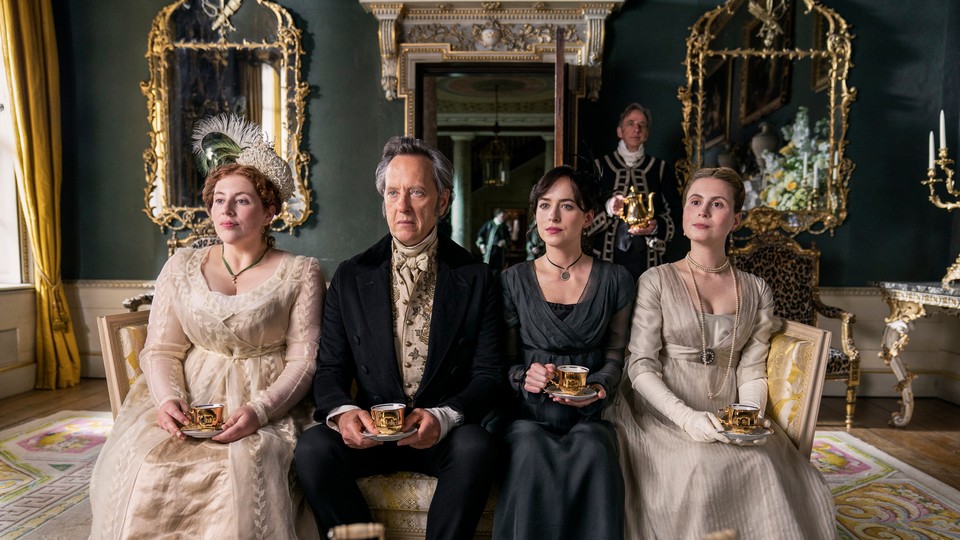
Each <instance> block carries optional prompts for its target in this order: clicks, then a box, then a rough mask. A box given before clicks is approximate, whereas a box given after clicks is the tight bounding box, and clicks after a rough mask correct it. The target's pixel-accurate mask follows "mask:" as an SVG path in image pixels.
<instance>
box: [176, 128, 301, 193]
mask: <svg viewBox="0 0 960 540" xmlns="http://www.w3.org/2000/svg"><path fill="white" fill-rule="evenodd" d="M193 151H194V153H196V155H197V165H198V167H199V168H200V172H201V173H202V174H204V175H206V174H208V173H209V172H210V171H212V170H213V169H215V168H217V167H219V166H221V165H226V164H227V163H238V164H240V165H248V166H250V167H254V168H256V169H257V170H259V171H260V172H262V173H263V174H264V176H266V177H267V180H269V181H270V182H272V183H273V185H274V186H276V188H277V190H278V191H279V192H280V200H281V201H284V202H285V201H287V200H289V199H290V197H291V196H292V195H293V190H294V186H293V173H292V172H291V170H290V165H289V164H288V163H287V162H286V161H284V160H283V158H281V157H280V156H279V155H277V152H276V151H275V150H274V149H273V145H272V144H271V143H270V140H269V139H268V138H267V136H266V134H265V133H263V130H262V129H261V128H260V126H258V125H257V124H254V123H252V122H248V121H246V120H244V119H243V118H240V117H239V116H237V115H234V114H221V115H219V116H208V117H206V118H204V119H202V120H200V121H199V122H197V123H196V125H195V126H194V127H193Z"/></svg>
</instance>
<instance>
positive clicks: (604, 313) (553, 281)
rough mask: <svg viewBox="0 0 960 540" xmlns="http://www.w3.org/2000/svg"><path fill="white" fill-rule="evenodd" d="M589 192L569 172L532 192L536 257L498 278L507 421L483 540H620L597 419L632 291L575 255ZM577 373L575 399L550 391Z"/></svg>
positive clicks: (619, 508) (606, 267)
mask: <svg viewBox="0 0 960 540" xmlns="http://www.w3.org/2000/svg"><path fill="white" fill-rule="evenodd" d="M595 190H596V184H595V181H594V180H593V179H591V178H590V177H588V176H586V175H584V174H582V173H579V172H577V171H575V170H574V169H572V168H570V167H565V166H561V167H557V168H555V169H553V170H551V171H549V172H547V173H546V174H545V175H544V176H543V178H541V179H540V181H539V182H538V183H537V184H536V185H535V186H534V187H533V190H532V192H531V194H530V202H531V205H532V206H533V207H534V208H535V209H536V222H537V231H538V232H539V234H540V237H541V238H542V239H543V242H544V244H545V246H546V252H545V253H544V254H543V255H542V256H540V257H539V258H537V259H535V260H533V261H527V262H525V263H523V264H520V265H517V266H513V267H511V268H509V269H507V270H506V271H504V273H503V275H502V276H501V281H502V283H503V294H504V311H505V319H506V323H507V327H508V333H509V334H508V340H507V343H508V356H509V360H510V361H509V362H508V363H509V364H511V367H510V372H509V375H510V377H509V378H510V383H511V385H512V386H513V390H514V395H515V398H514V402H513V404H512V409H513V411H512V412H513V415H514V417H515V420H514V421H513V422H512V423H511V424H510V425H509V427H508V428H507V429H506V435H505V442H506V445H507V449H508V454H509V461H508V468H507V472H506V477H505V480H504V484H503V489H502V490H501V495H500V499H499V501H498V505H497V510H496V516H495V523H494V538H498V539H499V538H504V539H506V538H518V539H525V538H601V539H616V538H622V536H623V490H624V488H623V476H622V474H621V472H620V467H619V465H618V458H617V446H616V444H617V443H616V434H615V433H614V430H613V426H612V425H611V424H609V423H608V422H606V421H604V420H601V418H600V413H601V411H602V409H603V408H604V407H605V406H606V404H607V403H608V402H609V401H610V399H609V398H610V393H611V392H612V391H614V390H615V389H616V388H617V386H618V384H619V382H620V376H621V373H622V371H623V358H624V357H623V355H624V349H625V347H626V345H627V341H628V332H629V326H630V318H631V313H632V310H633V304H634V293H635V285H634V284H633V280H632V278H631V276H630V274H629V272H627V270H626V269H624V268H623V267H621V266H619V265H615V264H611V263H607V262H604V261H601V260H598V259H594V258H593V257H590V256H589V255H587V254H585V253H584V252H583V250H582V245H581V239H582V237H583V230H584V228H585V227H587V225H588V224H589V223H590V222H591V220H592V219H593V215H594V208H595V207H596V197H597V196H596V191H595ZM565 364H573V365H579V366H584V367H586V368H589V370H590V372H589V375H588V377H587V386H586V387H585V388H584V391H583V392H582V393H581V395H577V396H567V397H564V396H561V395H558V394H556V392H555V390H556V387H555V386H554V385H553V384H552V383H550V381H551V380H552V379H554V378H555V376H556V374H557V366H560V365H565Z"/></svg>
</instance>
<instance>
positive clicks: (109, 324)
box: [97, 311, 150, 418]
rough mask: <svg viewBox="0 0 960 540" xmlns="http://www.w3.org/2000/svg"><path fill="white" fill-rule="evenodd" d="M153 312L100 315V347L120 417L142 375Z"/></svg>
mask: <svg viewBox="0 0 960 540" xmlns="http://www.w3.org/2000/svg"><path fill="white" fill-rule="evenodd" d="M149 317H150V312H149V311H133V312H129V313H118V314H116V315H106V316H104V317H97V327H98V328H99V330H100V349H101V350H102V351H103V368H104V371H105V372H106V376H107V394H108V395H109V396H110V410H111V411H113V417H114V418H116V417H117V413H119V412H120V406H121V405H123V400H124V398H126V397H127V392H129V391H130V385H132V384H133V381H134V380H136V378H137V377H139V376H140V373H141V372H140V361H139V357H140V351H141V350H143V344H144V342H145V341H146V339H147V319H148V318H149Z"/></svg>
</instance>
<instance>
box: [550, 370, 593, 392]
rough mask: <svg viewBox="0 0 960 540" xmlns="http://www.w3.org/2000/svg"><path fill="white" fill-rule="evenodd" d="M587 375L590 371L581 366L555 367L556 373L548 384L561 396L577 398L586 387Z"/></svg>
mask: <svg viewBox="0 0 960 540" xmlns="http://www.w3.org/2000/svg"><path fill="white" fill-rule="evenodd" d="M588 373H590V370H589V369H588V368H585V367H583V366H577V365H573V364H564V365H562V366H557V373H556V375H555V376H554V378H553V379H551V380H550V382H551V383H553V385H554V386H556V387H557V389H559V390H560V393H561V394H566V395H570V396H577V395H580V392H582V391H583V387H584V386H586V385H587V374H588Z"/></svg>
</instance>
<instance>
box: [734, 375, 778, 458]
mask: <svg viewBox="0 0 960 540" xmlns="http://www.w3.org/2000/svg"><path fill="white" fill-rule="evenodd" d="M767 394H768V392H767V380H766V379H754V380H752V381H748V382H745V383H743V384H741V385H740V386H738V387H737V395H738V397H739V400H740V403H743V404H744V405H753V406H754V407H758V408H759V409H760V425H761V426H763V427H765V428H768V427H770V419H768V418H764V417H763V415H764V412H765V411H766V409H767ZM766 441H767V439H766V438H760V439H754V440H753V441H750V442H747V443H739V444H741V445H742V446H746V445H749V444H753V445H757V446H759V445H761V444H763V443H765V442H766Z"/></svg>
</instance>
